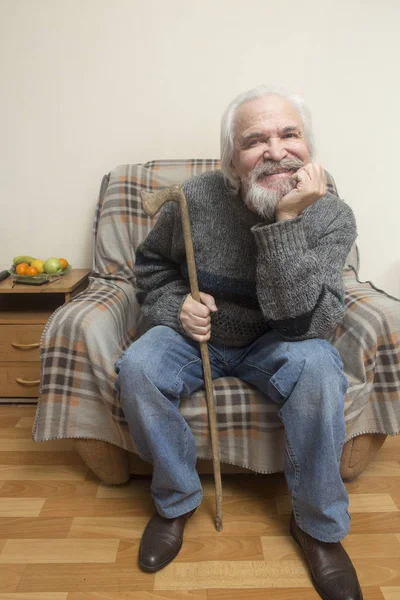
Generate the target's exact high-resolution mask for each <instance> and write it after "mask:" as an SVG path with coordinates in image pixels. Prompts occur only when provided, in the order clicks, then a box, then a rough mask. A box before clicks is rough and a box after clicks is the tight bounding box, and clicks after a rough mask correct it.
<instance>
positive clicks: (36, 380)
mask: <svg viewBox="0 0 400 600" xmlns="http://www.w3.org/2000/svg"><path fill="white" fill-rule="evenodd" d="M15 381H16V382H17V383H20V384H21V385H24V386H25V387H29V386H31V385H39V383H40V379H33V380H31V381H27V380H26V379H20V378H19V377H17V379H16V380H15Z"/></svg>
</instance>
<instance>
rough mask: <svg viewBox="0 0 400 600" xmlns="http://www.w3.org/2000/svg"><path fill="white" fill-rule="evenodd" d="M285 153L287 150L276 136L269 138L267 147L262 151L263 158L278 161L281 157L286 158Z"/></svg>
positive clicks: (286, 153)
mask: <svg viewBox="0 0 400 600" xmlns="http://www.w3.org/2000/svg"><path fill="white" fill-rule="evenodd" d="M287 155H288V152H287V150H286V149H285V146H284V145H283V144H282V141H281V140H279V139H276V138H270V139H269V143H268V147H267V149H266V150H265V152H264V158H266V159H270V160H275V161H280V160H282V158H286V156H287Z"/></svg>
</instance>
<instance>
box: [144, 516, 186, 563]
mask: <svg viewBox="0 0 400 600" xmlns="http://www.w3.org/2000/svg"><path fill="white" fill-rule="evenodd" d="M195 510H196V509H193V510H191V511H190V512H188V513H185V514H184V515H181V516H180V517H176V518H175V519H166V518H165V517H162V516H161V515H159V514H158V513H157V512H156V513H155V514H154V515H153V516H152V517H151V519H150V521H149V522H148V523H147V525H146V529H145V530H144V532H143V536H142V541H141V544H140V549H139V565H140V566H141V568H142V569H143V570H144V571H149V572H150V573H154V572H155V571H159V570H160V569H162V568H163V567H165V566H167V565H168V564H169V563H170V562H171V561H173V560H174V558H175V556H176V555H177V554H178V553H179V550H180V549H181V547H182V542H183V532H184V530H185V525H186V523H187V520H188V519H190V517H191V516H192V515H193V513H194V511H195Z"/></svg>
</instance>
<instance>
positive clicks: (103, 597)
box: [0, 590, 383, 600]
mask: <svg viewBox="0 0 400 600" xmlns="http://www.w3.org/2000/svg"><path fill="white" fill-rule="evenodd" d="M382 598H383V597H382ZM0 600H1V596H0ZM67 600H207V591H205V590H187V591H177V590H174V591H172V592H164V591H162V592H154V591H142V592H123V591H119V592H105V591H102V592H71V593H69V594H68V597H67Z"/></svg>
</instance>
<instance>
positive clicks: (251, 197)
mask: <svg viewBox="0 0 400 600" xmlns="http://www.w3.org/2000/svg"><path fill="white" fill-rule="evenodd" d="M309 161H310V153H309V150H308V147H307V142H306V140H305V137H304V127H303V123H302V120H301V118H300V116H299V114H298V113H297V111H296V110H295V109H294V107H293V106H292V105H291V104H290V103H289V102H288V101H287V100H285V99H284V98H281V97H280V96H266V97H264V98H257V99H256V100H251V101H249V102H246V103H245V104H243V105H242V106H240V107H239V109H238V110H237V112H236V119H235V128H234V155H233V159H232V167H233V169H234V171H235V172H236V175H237V176H238V177H239V179H240V181H241V190H240V193H241V195H242V198H243V200H244V202H245V203H246V205H247V206H248V207H249V208H250V209H251V210H254V211H256V212H258V213H260V214H261V215H262V216H264V217H266V218H271V217H273V215H274V212H275V207H276V204H277V203H278V202H279V200H280V199H281V198H283V196H285V195H286V194H287V193H289V192H290V191H291V190H292V189H294V188H295V187H296V183H297V182H296V181H295V180H294V179H293V178H292V177H291V175H293V173H294V172H295V171H297V170H298V169H299V168H300V167H301V166H303V165H304V164H305V163H307V162H309Z"/></svg>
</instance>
